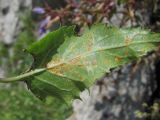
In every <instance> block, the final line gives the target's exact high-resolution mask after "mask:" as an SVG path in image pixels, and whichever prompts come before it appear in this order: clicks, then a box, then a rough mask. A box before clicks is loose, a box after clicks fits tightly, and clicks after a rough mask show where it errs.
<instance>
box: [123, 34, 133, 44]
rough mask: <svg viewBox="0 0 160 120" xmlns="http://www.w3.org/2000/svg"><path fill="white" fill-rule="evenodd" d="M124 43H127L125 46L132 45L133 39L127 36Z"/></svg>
mask: <svg viewBox="0 0 160 120" xmlns="http://www.w3.org/2000/svg"><path fill="white" fill-rule="evenodd" d="M124 41H125V45H126V46H128V45H130V44H131V42H132V39H131V38H129V37H128V36H127V37H126V38H125V40H124Z"/></svg>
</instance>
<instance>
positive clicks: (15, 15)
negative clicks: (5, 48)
mask: <svg viewBox="0 0 160 120" xmlns="http://www.w3.org/2000/svg"><path fill="white" fill-rule="evenodd" d="M31 6H32V0H0V41H3V42H4V43H5V44H11V43H13V42H14V41H15V40H16V36H17V35H18V33H19V31H20V28H21V24H19V22H20V18H19V17H20V13H22V12H24V11H25V9H27V10H29V8H31Z"/></svg>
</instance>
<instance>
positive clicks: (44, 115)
mask: <svg viewBox="0 0 160 120" xmlns="http://www.w3.org/2000/svg"><path fill="white" fill-rule="evenodd" d="M29 16H30V15H29ZM21 20H22V22H23V24H24V27H23V29H22V31H21V33H20V34H19V35H18V38H17V40H16V42H15V43H13V44H11V45H5V44H4V43H2V42H0V68H2V69H3V70H4V71H5V73H6V75H7V76H13V75H16V74H20V73H21V72H22V71H26V70H27V69H28V68H29V67H30V66H31V63H32V57H31V55H29V54H28V53H25V52H24V51H23V49H24V48H27V47H28V46H29V45H30V44H32V43H33V42H34V41H35V36H34V34H33V30H34V25H33V22H32V21H31V18H30V17H28V16H27V17H26V16H25V17H22V18H21ZM0 88H1V89H0V108H1V110H0V120H64V119H65V118H67V117H68V116H69V115H70V114H71V112H72V109H71V107H68V106H66V105H65V104H61V103H60V102H59V101H57V100H55V99H53V98H50V97H47V99H46V102H45V103H44V102H43V103H42V102H41V101H40V100H38V99H37V98H36V97H35V96H33V95H31V94H30V93H29V92H28V91H27V90H26V89H25V86H24V85H23V84H21V83H14V84H9V85H8V84H0Z"/></svg>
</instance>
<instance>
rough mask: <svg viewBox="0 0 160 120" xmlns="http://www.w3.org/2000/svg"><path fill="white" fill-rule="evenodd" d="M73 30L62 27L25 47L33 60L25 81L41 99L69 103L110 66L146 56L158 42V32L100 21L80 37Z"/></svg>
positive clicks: (159, 40) (159, 36)
mask: <svg viewBox="0 0 160 120" xmlns="http://www.w3.org/2000/svg"><path fill="white" fill-rule="evenodd" d="M73 33H74V30H73V27H62V28H60V29H58V30H57V31H54V32H51V33H49V34H48V35H47V36H46V37H44V38H43V39H42V40H40V41H39V42H36V43H34V44H33V45H31V46H30V47H29V48H28V49H27V51H28V52H29V53H31V54H32V55H33V56H34V63H33V66H32V69H31V73H33V74H32V75H31V76H29V77H28V78H26V81H27V84H28V87H29V89H31V91H32V92H33V93H34V94H35V95H36V96H37V97H39V98H40V99H45V98H46V97H47V96H53V97H55V98H58V99H59V100H61V101H62V103H68V104H70V103H71V102H72V100H73V99H75V98H78V97H79V93H80V92H81V91H83V90H84V89H85V88H88V87H90V86H91V85H92V84H93V83H94V82H95V80H96V79H99V78H100V77H102V76H103V75H104V74H105V73H108V72H110V69H112V68H115V67H118V66H121V65H124V64H126V63H128V62H131V61H133V60H136V59H138V58H139V57H141V56H144V55H146V53H147V52H148V51H151V50H155V49H156V48H157V46H158V44H159V42H160V39H159V38H160V34H156V33H151V32H150V31H148V30H143V29H140V28H133V29H119V28H115V27H106V26H105V25H103V24H99V25H94V26H93V27H91V28H90V29H88V28H86V29H85V31H84V34H83V35H82V36H80V37H78V36H74V35H73ZM39 68H43V70H42V71H40V72H39V71H38V72H36V74H35V72H34V71H37V70H38V69H39Z"/></svg>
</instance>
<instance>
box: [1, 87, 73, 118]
mask: <svg viewBox="0 0 160 120" xmlns="http://www.w3.org/2000/svg"><path fill="white" fill-rule="evenodd" d="M0 95H1V97H0V107H1V110H0V120H64V119H65V118H66V117H68V115H69V114H70V113H71V110H70V109H68V108H67V107H66V106H65V105H60V103H58V102H56V103H55V100H54V99H53V98H47V100H46V102H45V103H43V102H41V101H40V100H38V99H37V98H35V97H34V96H33V95H31V94H29V93H28V92H27V91H26V90H24V89H19V88H17V89H12V91H11V90H0Z"/></svg>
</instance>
